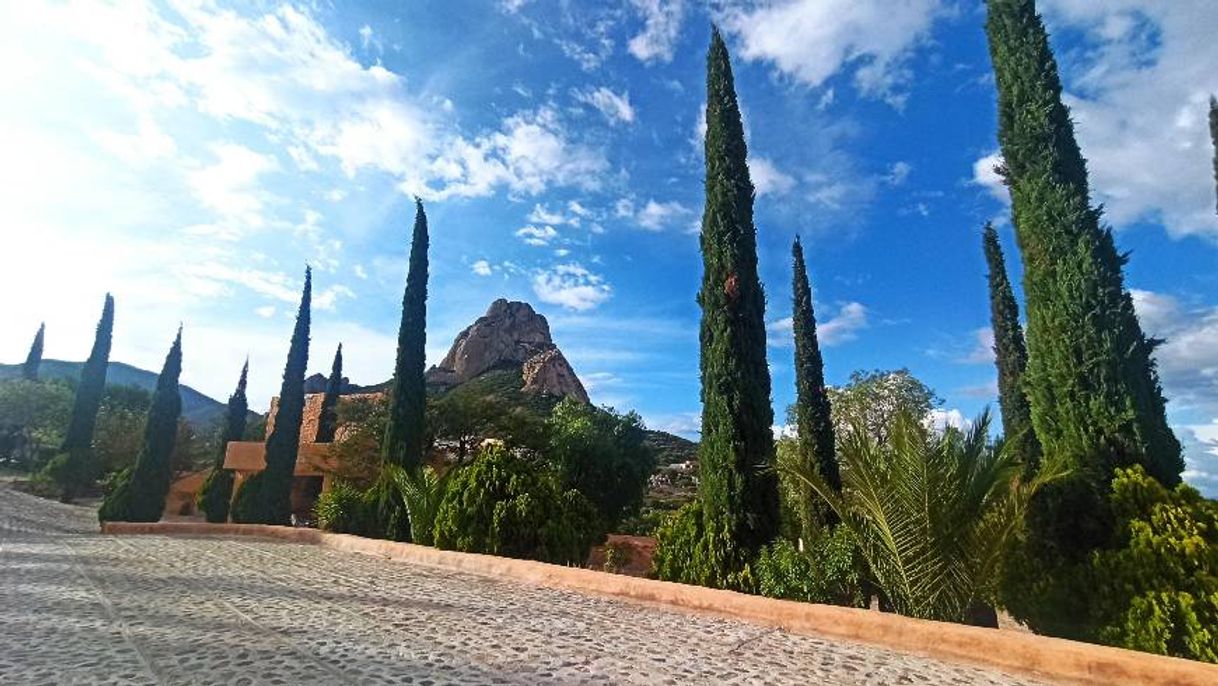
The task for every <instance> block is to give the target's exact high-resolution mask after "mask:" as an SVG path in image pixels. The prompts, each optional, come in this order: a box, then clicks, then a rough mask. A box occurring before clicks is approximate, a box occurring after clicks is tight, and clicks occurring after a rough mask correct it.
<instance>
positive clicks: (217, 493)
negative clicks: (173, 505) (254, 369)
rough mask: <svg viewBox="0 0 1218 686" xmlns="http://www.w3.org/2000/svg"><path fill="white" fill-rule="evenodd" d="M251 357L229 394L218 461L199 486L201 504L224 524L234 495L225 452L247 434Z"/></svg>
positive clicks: (213, 520)
mask: <svg viewBox="0 0 1218 686" xmlns="http://www.w3.org/2000/svg"><path fill="white" fill-rule="evenodd" d="M249 372H250V361H249V359H248V358H246V360H245V365H244V366H243V367H241V378H240V379H238V380H237V389H236V390H234V391H233V394H232V395H230V396H228V411H227V412H226V413H225V420H224V435H223V437H222V439H221V441H220V448H219V450H218V451H217V454H216V462H215V464H214V465H212V469H211V473H210V474H208V475H207V480H206V481H204V482H203V487H202V488H201V489H199V498H198V504H199V508H200V509H202V510H203V514H204V515H205V516H206V517H207V521H209V522H211V523H213V524H224V523H225V522H227V521H228V507H229V503H230V502H231V501H232V498H233V472H232V470H231V469H225V468H224V455H225V453H226V452H227V451H228V444H229V443H231V442H233V441H239V440H241V438H242V437H243V436H245V422H246V420H247V419H248V417H249V402H248V401H247V400H246V397H245V386H246V383H247V381H248V379H249Z"/></svg>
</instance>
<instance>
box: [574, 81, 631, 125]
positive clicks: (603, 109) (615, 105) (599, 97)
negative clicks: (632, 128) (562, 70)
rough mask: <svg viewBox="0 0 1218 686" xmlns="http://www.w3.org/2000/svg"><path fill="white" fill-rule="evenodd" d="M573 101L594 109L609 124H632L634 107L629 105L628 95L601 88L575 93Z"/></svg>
mask: <svg viewBox="0 0 1218 686" xmlns="http://www.w3.org/2000/svg"><path fill="white" fill-rule="evenodd" d="M575 99H576V100H578V101H579V102H582V103H584V104H586V105H591V106H592V107H595V108H596V109H597V110H599V111H600V113H601V114H603V115H605V119H608V120H609V123H611V124H617V123H619V122H621V123H626V124H630V123H633V122H634V106H633V105H631V104H630V93H620V94H619V93H615V92H613V91H612V90H610V89H608V88H605V87H604V86H601V87H600V88H597V89H596V90H584V91H577V92H576V93H575Z"/></svg>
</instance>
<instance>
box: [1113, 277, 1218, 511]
mask: <svg viewBox="0 0 1218 686" xmlns="http://www.w3.org/2000/svg"><path fill="white" fill-rule="evenodd" d="M1131 295H1132V296H1133V304H1134V309H1135V310H1136V311H1137V313H1138V320H1139V322H1140V323H1141V324H1142V328H1143V329H1144V330H1145V331H1146V333H1147V334H1148V335H1150V336H1154V337H1156V338H1161V339H1164V341H1165V342H1164V343H1163V344H1162V345H1161V346H1159V348H1158V349H1157V350H1156V351H1155V360H1156V361H1157V362H1158V367H1159V376H1160V380H1161V381H1162V382H1163V392H1164V395H1165V396H1167V399H1168V400H1169V403H1168V406H1167V409H1168V412H1169V418H1170V419H1173V420H1174V421H1173V426H1172V428H1173V429H1174V430H1175V432H1176V436H1177V437H1178V438H1179V439H1180V442H1181V443H1182V444H1183V446H1184V456H1185V464H1186V470H1185V478H1186V479H1187V480H1188V481H1189V482H1190V483H1192V484H1194V485H1196V486H1197V487H1198V488H1200V489H1202V490H1203V491H1204V492H1207V493H1208V494H1209V495H1211V496H1215V495H1218V456H1216V452H1215V451H1216V450H1218V444H1216V443H1215V441H1218V345H1215V344H1214V341H1218V307H1215V306H1212V305H1209V306H1189V305H1185V304H1184V303H1182V302H1181V301H1180V300H1179V299H1177V298H1175V297H1173V296H1170V295H1167V294H1164V293H1155V292H1152V291H1144V290H1137V289H1134V290H1132V291H1131ZM1197 418H1202V420H1203V421H1202V422H1200V423H1198V421H1197Z"/></svg>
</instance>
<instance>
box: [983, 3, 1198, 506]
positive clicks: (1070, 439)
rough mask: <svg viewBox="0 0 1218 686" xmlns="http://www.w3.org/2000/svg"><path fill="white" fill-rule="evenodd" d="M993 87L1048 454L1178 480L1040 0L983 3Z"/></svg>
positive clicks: (1035, 410)
mask: <svg viewBox="0 0 1218 686" xmlns="http://www.w3.org/2000/svg"><path fill="white" fill-rule="evenodd" d="M988 4H989V16H988V20H987V24H986V31H987V33H988V35H989V43H990V55H991V58H992V60H993V64H994V72H995V77H996V84H997V87H998V119H999V132H998V138H999V142H1000V144H1001V147H1002V153H1003V158H1004V160H1005V168H1004V170H1003V172H1004V174H1005V177H1006V182H1007V184H1008V186H1009V188H1010V192H1011V201H1012V217H1013V220H1014V224H1015V232H1016V237H1017V238H1018V242H1019V248H1020V253H1021V255H1022V257H1023V262H1024V295H1025V297H1026V299H1027V314H1028V335H1027V346H1028V367H1027V382H1026V385H1025V386H1026V388H1027V390H1028V395H1029V399H1030V401H1031V405H1032V423H1033V425H1034V426H1035V430H1036V436H1037V438H1038V439H1040V442H1041V444H1042V446H1043V448H1044V454H1045V457H1046V459H1052V460H1059V461H1060V463H1061V464H1063V465H1065V466H1068V467H1070V468H1072V469H1074V470H1075V474H1076V475H1077V476H1081V477H1084V478H1089V479H1090V480H1092V483H1093V484H1095V485H1097V486H1099V487H1100V488H1101V489H1106V488H1107V483H1108V480H1109V479H1110V478H1111V475H1112V472H1113V469H1115V468H1117V467H1125V466H1130V465H1133V464H1142V465H1143V466H1145V468H1146V470H1147V472H1148V473H1150V474H1151V475H1153V476H1154V477H1155V478H1157V479H1158V480H1159V481H1160V482H1162V483H1163V484H1164V485H1167V486H1169V487H1170V486H1174V485H1175V484H1177V483H1179V482H1180V472H1181V471H1182V470H1183V467H1184V463H1183V459H1182V457H1181V451H1180V443H1179V441H1177V440H1176V437H1175V435H1174V434H1173V433H1172V431H1171V428H1170V427H1169V426H1168V424H1167V417H1166V413H1165V407H1164V400H1163V395H1162V390H1161V388H1160V386H1159V379H1158V374H1157V372H1156V370H1155V364H1154V360H1153V358H1152V353H1153V350H1154V348H1155V345H1156V343H1157V341H1155V340H1153V339H1150V338H1147V337H1146V335H1145V334H1144V333H1143V332H1142V328H1141V326H1140V325H1139V324H1138V319H1137V316H1136V314H1135V313H1134V309H1133V300H1132V298H1130V295H1129V292H1128V291H1127V290H1126V288H1125V284H1124V277H1123V275H1122V267H1123V266H1124V264H1125V261H1126V256H1124V255H1120V254H1118V253H1117V250H1116V246H1115V244H1114V242H1113V238H1112V233H1111V231H1109V230H1108V229H1106V228H1104V227H1102V226H1101V224H1100V210H1099V209H1098V208H1093V207H1092V206H1091V198H1090V191H1089V188H1088V181H1087V166H1086V162H1085V161H1084V159H1083V156H1082V153H1081V151H1080V150H1079V146H1078V143H1077V141H1076V140H1075V136H1074V125H1073V123H1072V122H1071V120H1070V113H1069V111H1068V110H1067V108H1066V106H1065V105H1064V104H1062V100H1061V91H1062V86H1061V80H1060V78H1059V76H1058V71H1057V63H1056V61H1055V60H1054V57H1053V52H1052V50H1051V49H1050V47H1049V38H1048V35H1047V34H1046V32H1045V28H1044V24H1043V23H1042V21H1041V18H1040V16H1039V15H1037V13H1036V4H1035V2H1033V0H988Z"/></svg>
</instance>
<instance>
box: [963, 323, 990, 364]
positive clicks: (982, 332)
mask: <svg viewBox="0 0 1218 686" xmlns="http://www.w3.org/2000/svg"><path fill="white" fill-rule="evenodd" d="M973 338H974V339H975V344H974V345H973V349H972V350H970V351H969V352H968V354H966V355H964V356H963V357H961V358H960V359H959V361H960V362H962V363H964V364H992V363H993V362H994V329H993V328H991V327H988V326H984V327H982V328H980V329H977V330H976V331H974V332H973Z"/></svg>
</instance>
